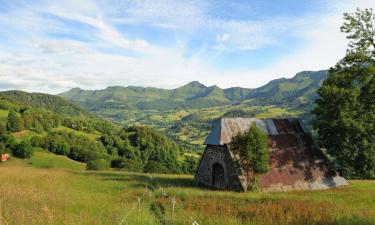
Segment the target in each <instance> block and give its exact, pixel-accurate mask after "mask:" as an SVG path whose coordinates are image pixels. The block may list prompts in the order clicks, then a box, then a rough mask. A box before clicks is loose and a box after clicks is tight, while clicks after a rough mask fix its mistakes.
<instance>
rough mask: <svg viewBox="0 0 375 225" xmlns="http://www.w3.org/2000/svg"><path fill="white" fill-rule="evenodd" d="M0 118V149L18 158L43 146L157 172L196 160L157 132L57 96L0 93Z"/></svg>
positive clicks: (179, 169) (182, 169) (182, 168)
mask: <svg viewBox="0 0 375 225" xmlns="http://www.w3.org/2000/svg"><path fill="white" fill-rule="evenodd" d="M27 99H29V101H27ZM55 103H56V104H55ZM67 109H69V110H67ZM74 110H76V111H74ZM55 112H59V113H55ZM0 118H1V120H0V151H2V152H3V151H5V152H8V153H11V154H12V155H14V156H16V157H19V158H29V157H30V156H32V154H33V152H34V151H35V150H43V151H49V152H52V153H55V154H57V155H62V156H67V157H69V158H70V159H72V160H75V161H79V162H83V163H88V167H89V165H100V166H101V167H103V168H109V167H113V168H117V169H123V170H128V171H136V172H162V173H193V172H194V171H193V169H195V166H196V164H197V158H196V157H191V156H189V155H188V154H186V153H189V152H191V150H189V149H187V148H185V147H182V146H180V145H179V144H177V143H175V142H174V141H172V140H170V139H169V138H167V137H166V136H165V135H164V134H163V133H161V132H159V131H156V130H154V129H152V128H148V127H140V126H130V127H120V126H118V125H116V124H113V123H112V122H109V121H106V120H103V119H101V118H98V117H95V116H91V115H90V114H88V113H86V112H85V111H84V110H82V109H79V108H78V107H75V106H74V105H72V104H71V103H68V102H66V100H64V99H62V98H61V97H58V96H53V95H48V94H34V93H26V92H20V91H11V92H5V93H4V92H2V93H0ZM92 168H96V166H93V167H92Z"/></svg>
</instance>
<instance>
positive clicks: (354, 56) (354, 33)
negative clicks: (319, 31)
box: [312, 9, 375, 179]
mask: <svg viewBox="0 0 375 225" xmlns="http://www.w3.org/2000/svg"><path fill="white" fill-rule="evenodd" d="M344 19H345V22H344V25H343V26H342V27H341V30H342V31H343V32H344V33H347V34H348V36H347V37H348V39H350V40H351V41H350V43H349V49H348V51H347V54H346V56H345V57H344V58H343V59H342V60H341V61H340V62H338V63H337V64H336V66H335V67H333V68H331V69H330V71H329V75H328V77H327V79H326V80H325V81H324V82H323V84H322V86H321V87H320V88H319V89H318V91H317V93H318V98H317V99H316V101H315V108H314V109H313V111H312V113H313V115H314V121H313V126H314V128H315V129H316V131H317V133H318V140H319V144H320V145H321V146H322V147H324V148H326V149H327V153H328V154H330V155H331V156H333V157H334V158H335V159H336V161H337V163H338V164H339V165H340V167H339V168H338V169H339V172H341V174H342V175H344V176H346V177H348V178H369V179H370V178H375V98H374V97H375V52H374V50H375V42H374V38H375V31H374V20H375V15H373V11H372V9H365V10H360V9H357V11H356V12H355V13H353V14H349V13H345V14H344Z"/></svg>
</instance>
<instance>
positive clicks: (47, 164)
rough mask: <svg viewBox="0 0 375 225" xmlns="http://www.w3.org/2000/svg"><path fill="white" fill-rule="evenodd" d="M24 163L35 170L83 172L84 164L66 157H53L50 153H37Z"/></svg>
mask: <svg viewBox="0 0 375 225" xmlns="http://www.w3.org/2000/svg"><path fill="white" fill-rule="evenodd" d="M25 161H26V163H28V164H29V165H32V166H34V167H37V168H65V169H72V170H84V169H85V168H86V164H85V163H81V162H77V161H74V160H72V159H69V158H68V157H66V156H62V155H55V154H53V153H50V152H41V151H37V152H35V153H34V156H33V157H32V158H30V159H27V160H25Z"/></svg>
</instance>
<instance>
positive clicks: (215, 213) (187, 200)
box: [0, 153, 375, 225]
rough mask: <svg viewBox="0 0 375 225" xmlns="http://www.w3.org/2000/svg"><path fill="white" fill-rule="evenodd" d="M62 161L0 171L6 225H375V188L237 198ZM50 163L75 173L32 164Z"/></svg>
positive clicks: (0, 208) (0, 209)
mask: <svg viewBox="0 0 375 225" xmlns="http://www.w3.org/2000/svg"><path fill="white" fill-rule="evenodd" d="M56 157H57V158H59V156H53V155H50V154H49V153H37V154H36V155H35V157H34V158H33V159H31V160H28V161H26V162H25V161H21V160H12V161H11V162H7V163H2V164H0V169H1V171H2V173H0V179H1V185H0V196H1V201H0V224H121V223H120V222H121V221H122V222H123V223H122V224H191V222H192V221H191V219H190V216H191V217H193V218H195V219H196V220H197V221H198V223H199V224H205V225H210V224H212V225H220V224H222V225H224V224H225V225H231V224H236V225H237V224H238V225H239V224H331V225H333V224H374V223H375V198H374V195H375V181H352V186H351V187H349V188H343V189H337V190H327V191H308V192H290V193H250V192H249V193H234V192H222V191H210V190H207V189H201V188H197V187H194V181H193V177H192V176H181V175H146V174H134V173H126V172H116V171H100V172H90V171H84V170H82V169H83V167H82V168H76V170H71V169H75V166H71V164H70V163H71V162H69V163H68V162H63V161H64V160H66V161H69V160H68V159H66V158H65V159H64V158H59V159H57V158H56ZM50 158H53V160H52V161H56V160H57V161H61V162H60V164H59V165H62V167H65V168H70V169H68V170H65V169H55V168H48V169H42V168H34V167H30V166H29V165H27V162H30V161H31V162H34V163H33V164H32V165H34V166H36V167H44V166H41V165H43V163H41V161H43V160H47V159H50ZM68 164H69V165H68ZM54 165H55V167H58V166H57V165H58V164H56V163H54ZM67 165H68V166H67ZM146 185H147V186H148V190H149V191H148V192H147V194H145V193H146V192H145V190H146V188H145V187H146ZM161 187H162V189H161ZM162 193H164V195H162ZM166 193H167V195H166ZM139 196H143V197H142V199H141V208H140V210H138V207H137V198H138V197H139ZM171 196H175V197H176V210H175V215H174V221H172V220H171V207H172V204H171V199H170V198H169V197H171ZM124 218H125V219H124Z"/></svg>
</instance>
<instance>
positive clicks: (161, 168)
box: [144, 160, 172, 174]
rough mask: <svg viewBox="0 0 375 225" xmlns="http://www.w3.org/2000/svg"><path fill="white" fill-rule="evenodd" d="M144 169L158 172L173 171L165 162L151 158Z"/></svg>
mask: <svg viewBox="0 0 375 225" xmlns="http://www.w3.org/2000/svg"><path fill="white" fill-rule="evenodd" d="M144 171H145V172H146V173H158V174H167V173H171V172H172V171H171V170H170V169H168V168H167V166H166V165H165V164H163V163H160V162H157V161H154V160H150V161H148V163H147V165H146V166H145V169H144Z"/></svg>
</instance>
